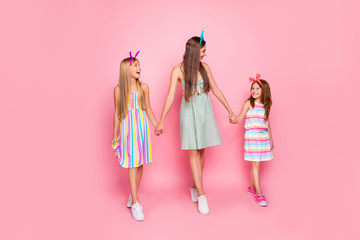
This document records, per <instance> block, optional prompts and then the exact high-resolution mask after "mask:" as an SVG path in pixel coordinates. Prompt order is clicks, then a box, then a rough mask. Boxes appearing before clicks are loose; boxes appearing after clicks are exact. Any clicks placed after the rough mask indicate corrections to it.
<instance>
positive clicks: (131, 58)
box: [129, 51, 140, 65]
mask: <svg viewBox="0 0 360 240" xmlns="http://www.w3.org/2000/svg"><path fill="white" fill-rule="evenodd" d="M139 52H140V51H137V53H136V54H135V57H133V56H131V52H129V55H130V65H131V62H132V60H133V59H134V58H136V56H137V55H138V54H139Z"/></svg>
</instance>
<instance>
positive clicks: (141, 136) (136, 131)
mask: <svg viewBox="0 0 360 240" xmlns="http://www.w3.org/2000/svg"><path fill="white" fill-rule="evenodd" d="M120 127H121V128H120V136H119V137H118V139H117V141H116V144H115V145H114V146H112V147H113V149H114V152H115V155H116V157H117V159H118V160H119V162H120V165H121V166H122V167H123V168H134V167H140V166H141V165H143V164H145V163H150V162H152V154H151V141H150V127H149V123H148V120H147V116H146V113H145V111H144V110H142V109H141V108H140V105H139V103H138V94H137V93H131V94H129V95H128V114H127V116H126V118H124V119H122V120H121V123H120Z"/></svg>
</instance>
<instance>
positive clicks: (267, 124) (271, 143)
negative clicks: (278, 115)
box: [266, 117, 274, 150]
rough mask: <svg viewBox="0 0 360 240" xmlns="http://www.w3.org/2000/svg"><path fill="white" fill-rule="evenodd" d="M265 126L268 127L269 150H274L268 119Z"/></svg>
mask: <svg viewBox="0 0 360 240" xmlns="http://www.w3.org/2000/svg"><path fill="white" fill-rule="evenodd" d="M266 126H267V127H268V133H269V137H270V145H271V150H273V149H274V142H273V139H272V135H271V127H270V120H269V117H268V119H267V120H266Z"/></svg>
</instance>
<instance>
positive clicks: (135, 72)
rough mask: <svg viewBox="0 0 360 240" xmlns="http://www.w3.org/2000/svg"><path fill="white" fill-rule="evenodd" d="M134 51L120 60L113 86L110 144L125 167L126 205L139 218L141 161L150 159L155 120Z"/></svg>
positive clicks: (142, 162)
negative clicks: (117, 83) (127, 196)
mask: <svg viewBox="0 0 360 240" xmlns="http://www.w3.org/2000/svg"><path fill="white" fill-rule="evenodd" d="M137 54H138V53H137ZM137 54H136V55H137ZM136 55H135V57H132V56H131V53H130V58H125V59H124V60H122V62H121V64H120V78H119V85H117V86H116V87H115V89H114V103H115V113H114V133H113V138H112V140H111V145H112V147H113V149H114V151H115V155H116V157H117V159H118V160H119V162H120V166H122V167H123V168H127V169H128V174H129V185H130V195H129V199H128V202H127V207H131V213H132V216H133V218H134V219H135V220H137V221H142V220H144V214H143V212H142V206H141V205H140V203H139V199H138V189H139V184H140V181H141V177H142V173H143V165H144V164H146V163H150V162H151V161H152V156H151V141H150V127H149V123H148V119H149V120H150V122H151V123H152V125H153V126H154V127H155V126H156V125H157V120H156V118H155V115H154V113H153V111H152V109H151V105H150V98H149V87H148V85H147V84H145V83H141V82H140V80H139V78H140V72H141V68H140V62H139V60H138V59H136ZM119 131H120V134H118V132H119Z"/></svg>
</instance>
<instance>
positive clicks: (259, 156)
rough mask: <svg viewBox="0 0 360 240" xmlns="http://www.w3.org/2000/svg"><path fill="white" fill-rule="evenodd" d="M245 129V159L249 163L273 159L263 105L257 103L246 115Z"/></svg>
mask: <svg viewBox="0 0 360 240" xmlns="http://www.w3.org/2000/svg"><path fill="white" fill-rule="evenodd" d="M244 127H245V139H244V159H245V160H247V161H269V160H271V159H273V153H272V151H271V145H270V138H269V133H268V128H267V126H266V119H265V108H264V105H263V104H260V103H256V102H255V106H254V107H253V108H251V109H250V110H249V111H248V112H247V113H246V118H245V126H244Z"/></svg>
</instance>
